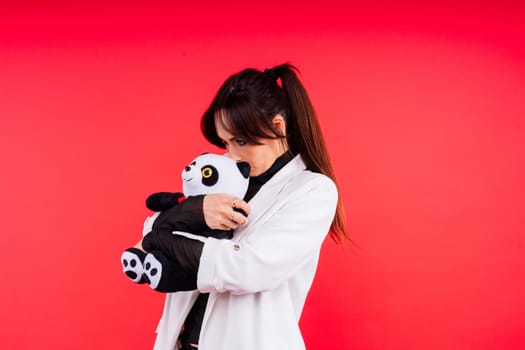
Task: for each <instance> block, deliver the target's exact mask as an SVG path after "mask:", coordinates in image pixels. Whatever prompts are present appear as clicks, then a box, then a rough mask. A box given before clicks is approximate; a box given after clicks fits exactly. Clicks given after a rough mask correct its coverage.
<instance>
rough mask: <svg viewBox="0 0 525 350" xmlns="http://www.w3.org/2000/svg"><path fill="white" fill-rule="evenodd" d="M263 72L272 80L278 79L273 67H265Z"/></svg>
mask: <svg viewBox="0 0 525 350" xmlns="http://www.w3.org/2000/svg"><path fill="white" fill-rule="evenodd" d="M263 74H266V75H267V76H268V77H270V78H272V80H277V79H279V75H278V74H277V73H276V72H275V70H274V69H273V68H266V69H265V70H264V72H263Z"/></svg>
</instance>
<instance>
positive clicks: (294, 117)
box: [271, 64, 349, 243]
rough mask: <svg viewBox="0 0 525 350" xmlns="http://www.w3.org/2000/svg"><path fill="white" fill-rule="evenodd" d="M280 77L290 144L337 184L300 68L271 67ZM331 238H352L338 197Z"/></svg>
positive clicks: (309, 163)
mask: <svg viewBox="0 0 525 350" xmlns="http://www.w3.org/2000/svg"><path fill="white" fill-rule="evenodd" d="M271 71H273V72H274V73H275V75H276V76H277V77H279V78H280V80H281V87H282V89H283V91H284V93H285V95H286V97H287V100H288V106H289V107H288V111H287V113H288V115H287V118H286V119H287V121H288V124H287V136H288V145H289V147H290V150H291V151H292V152H293V153H294V154H300V155H301V157H302V159H303V161H304V162H305V164H306V168H307V169H309V170H311V171H314V172H317V173H321V174H323V175H326V176H328V177H329V178H330V179H332V181H333V182H334V183H335V184H336V186H337V180H336V177H335V173H334V170H333V168H332V163H331V161H330V155H329V153H328V151H327V148H326V143H325V141H324V137H323V134H322V131H321V127H320V125H319V121H318V119H317V115H316V113H315V110H314V107H313V105H312V103H311V101H310V98H309V97H308V94H307V92H306V90H305V88H304V86H303V84H302V83H301V81H300V80H299V78H298V77H297V73H298V72H299V71H298V69H297V68H296V67H294V66H292V65H290V64H282V65H279V66H276V67H274V68H272V69H271ZM330 235H331V237H332V239H333V240H334V241H336V242H338V243H340V242H343V241H344V240H347V239H349V238H348V233H347V231H346V228H345V212H344V207H343V202H342V200H341V198H340V197H339V199H338V202H337V208H336V213H335V217H334V220H333V222H332V225H331V227H330Z"/></svg>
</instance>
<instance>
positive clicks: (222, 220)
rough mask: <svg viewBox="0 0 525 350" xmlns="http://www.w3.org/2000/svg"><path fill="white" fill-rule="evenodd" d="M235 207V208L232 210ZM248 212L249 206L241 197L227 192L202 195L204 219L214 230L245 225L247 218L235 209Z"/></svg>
mask: <svg viewBox="0 0 525 350" xmlns="http://www.w3.org/2000/svg"><path fill="white" fill-rule="evenodd" d="M234 209H236V210H234ZM239 209H240V210H242V211H244V212H245V213H246V214H249V213H250V206H249V205H248V203H246V202H245V201H243V200H242V199H241V198H237V197H234V196H232V195H229V194H221V193H219V194H208V195H206V196H204V201H203V204H202V210H203V213H204V221H206V225H208V227H209V228H211V229H214V230H231V229H235V228H237V227H238V226H239V225H246V224H247V223H248V218H247V217H246V216H244V215H243V214H242V213H240V212H238V211H237V210H239Z"/></svg>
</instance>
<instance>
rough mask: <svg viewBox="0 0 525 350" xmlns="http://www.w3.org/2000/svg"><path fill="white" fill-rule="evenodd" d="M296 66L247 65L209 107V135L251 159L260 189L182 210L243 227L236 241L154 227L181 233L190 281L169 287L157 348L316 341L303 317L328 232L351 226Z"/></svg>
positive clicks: (212, 349)
mask: <svg viewBox="0 0 525 350" xmlns="http://www.w3.org/2000/svg"><path fill="white" fill-rule="evenodd" d="M296 71H297V70H296V68H295V67H293V66H291V65H288V64H282V65H279V66H276V67H274V68H271V69H266V70H264V71H259V70H256V69H246V70H243V71H241V72H239V73H237V74H235V75H233V76H231V77H230V78H228V79H227V80H226V82H225V83H224V84H223V85H222V86H221V88H220V89H219V91H218V93H217V95H216V97H215V98H214V100H213V101H212V103H211V105H210V107H209V108H208V110H207V111H206V112H205V113H204V116H203V118H202V120H201V129H202V132H203V134H204V136H205V137H206V138H207V139H208V140H209V141H210V142H211V143H212V144H214V145H217V146H219V147H222V148H225V149H226V151H227V154H228V156H229V157H231V158H233V159H234V160H237V161H245V162H248V163H249V164H250V166H251V173H250V188H249V190H248V194H247V195H246V197H245V198H244V199H243V198H235V197H232V196H230V195H226V194H214V195H207V196H205V197H201V198H197V199H194V200H193V202H191V203H188V204H187V205H182V206H177V208H176V209H175V210H174V212H173V213H171V217H172V218H173V221H174V222H175V221H177V219H176V218H180V217H184V218H185V220H187V221H192V220H193V221H194V222H193V223H191V222H190V223H188V222H185V224H186V225H189V224H201V225H206V226H208V227H209V228H211V229H221V230H227V229H235V234H234V237H233V239H231V240H229V239H227V240H218V239H214V238H202V237H201V238H198V237H192V236H191V235H188V234H184V233H180V234H179V233H178V232H175V235H174V236H175V237H177V239H176V240H173V235H172V234H171V232H168V233H166V231H161V230H155V226H153V230H152V232H151V233H149V234H148V235H146V236H145V237H144V240H143V246H144V248H145V249H146V250H154V249H155V248H156V247H158V246H160V245H162V244H165V243H166V242H167V241H169V242H172V243H170V244H171V249H173V251H174V252H180V256H181V259H180V261H179V264H180V271H179V273H178V275H177V277H178V278H179V279H180V281H181V283H180V288H177V290H178V291H188V292H177V293H170V294H168V295H167V298H166V304H165V308H164V312H163V315H162V318H161V321H160V323H159V326H158V328H157V333H158V335H157V340H156V343H155V349H159V350H173V349H177V348H182V349H195V348H198V349H201V350H245V349H251V350H277V349H287V350H300V349H304V348H305V345H304V342H303V339H302V336H301V333H300V330H299V326H298V322H299V318H300V315H301V311H302V309H303V305H304V302H305V298H306V295H307V293H308V290H309V288H310V286H311V284H312V281H313V278H314V275H315V271H316V267H317V262H318V257H319V252H320V248H321V244H322V242H323V240H324V239H325V237H326V235H327V234H328V232H330V234H331V236H332V238H333V239H335V240H336V241H338V242H341V241H344V240H345V239H346V238H347V234H346V231H345V228H344V214H343V207H342V204H341V202H340V201H339V200H338V194H337V187H336V184H335V176H334V173H333V170H332V166H331V164H330V157H329V155H328V153H327V150H326V146H325V142H324V139H323V136H322V133H321V129H320V127H319V123H318V120H317V118H316V115H315V112H314V109H313V107H312V104H311V102H310V99H309V98H308V95H307V93H306V91H305V89H304V87H303V85H302V84H301V82H300V80H299V79H298V77H297V74H296ZM240 210H241V211H240ZM242 211H244V214H246V215H244V214H243V213H242ZM169 216H170V215H168V217H169ZM147 225H151V223H148V224H147ZM147 225H146V226H147ZM148 230H149V228H148ZM166 235H169V236H170V239H169V240H164V239H163V238H166ZM193 238H195V239H193ZM188 252H191V253H190V254H189V253H188ZM175 255H177V254H175ZM192 289H197V291H191V290H192ZM199 292H200V293H208V294H203V295H202V296H199ZM197 297H198V298H199V299H198V300H197V302H196V303H195V304H194V301H195V299H196V298H197Z"/></svg>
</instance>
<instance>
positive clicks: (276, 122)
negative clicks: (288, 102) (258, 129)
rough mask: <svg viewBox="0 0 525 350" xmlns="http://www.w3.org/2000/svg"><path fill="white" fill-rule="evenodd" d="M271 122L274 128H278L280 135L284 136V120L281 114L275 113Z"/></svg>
mask: <svg viewBox="0 0 525 350" xmlns="http://www.w3.org/2000/svg"><path fill="white" fill-rule="evenodd" d="M272 124H273V127H274V128H275V129H276V130H279V132H280V133H281V135H282V136H286V122H285V121H284V117H283V116H282V115H280V114H276V115H275V117H273V119H272Z"/></svg>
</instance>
